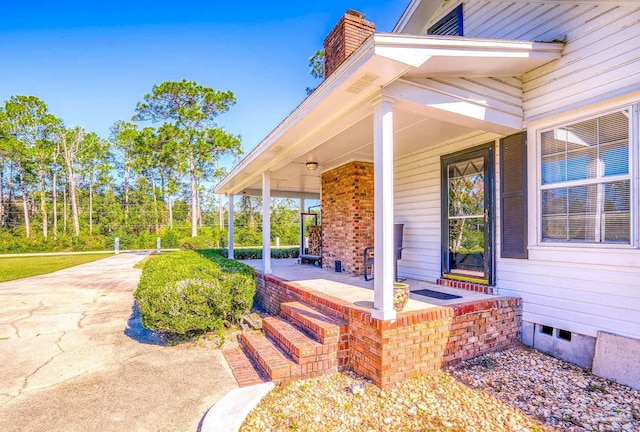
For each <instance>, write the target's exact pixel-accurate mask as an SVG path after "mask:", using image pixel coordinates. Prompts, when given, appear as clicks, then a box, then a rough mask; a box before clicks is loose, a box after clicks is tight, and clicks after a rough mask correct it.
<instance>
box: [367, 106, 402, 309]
mask: <svg viewBox="0 0 640 432" xmlns="http://www.w3.org/2000/svg"><path fill="white" fill-rule="evenodd" d="M393 102H394V100H393V99H392V98H389V97H386V96H381V97H380V98H378V99H376V100H375V101H374V102H373V172H374V201H375V204H374V218H375V219H374V243H373V245H374V247H375V257H374V262H373V265H374V268H375V277H374V279H373V291H374V296H373V311H372V313H371V316H372V317H373V318H376V319H379V320H383V321H390V320H394V319H395V318H396V311H395V310H394V309H393V264H394V261H393V260H394V256H395V254H394V250H393Z"/></svg>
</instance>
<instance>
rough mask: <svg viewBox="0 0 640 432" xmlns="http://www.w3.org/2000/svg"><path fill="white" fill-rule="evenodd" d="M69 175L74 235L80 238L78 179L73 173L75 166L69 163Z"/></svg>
mask: <svg viewBox="0 0 640 432" xmlns="http://www.w3.org/2000/svg"><path fill="white" fill-rule="evenodd" d="M67 172H68V173H69V201H71V220H72V221H73V234H74V236H75V237H80V220H79V215H78V201H77V199H76V179H75V174H74V172H73V164H72V163H67Z"/></svg>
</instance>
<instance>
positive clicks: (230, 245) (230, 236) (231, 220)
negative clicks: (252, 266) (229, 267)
mask: <svg viewBox="0 0 640 432" xmlns="http://www.w3.org/2000/svg"><path fill="white" fill-rule="evenodd" d="M233 210H234V205H233V195H232V194H230V195H229V228H228V229H229V232H228V234H227V238H228V240H227V242H228V243H227V247H228V252H227V257H228V258H229V259H234V256H233V246H234V244H233V223H234V217H233Z"/></svg>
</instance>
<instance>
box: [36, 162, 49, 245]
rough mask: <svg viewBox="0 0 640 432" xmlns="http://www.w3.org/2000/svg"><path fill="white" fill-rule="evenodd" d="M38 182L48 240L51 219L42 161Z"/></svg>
mask: <svg viewBox="0 0 640 432" xmlns="http://www.w3.org/2000/svg"><path fill="white" fill-rule="evenodd" d="M38 182H39V184H40V212H41V213H42V235H43V236H44V239H45V240H46V239H47V238H48V237H49V229H48V228H49V227H48V222H49V221H48V220H47V194H46V192H45V190H44V166H43V163H42V161H40V162H38Z"/></svg>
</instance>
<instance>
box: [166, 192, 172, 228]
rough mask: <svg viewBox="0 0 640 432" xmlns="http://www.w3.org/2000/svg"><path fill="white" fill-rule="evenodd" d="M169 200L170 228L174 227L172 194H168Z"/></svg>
mask: <svg viewBox="0 0 640 432" xmlns="http://www.w3.org/2000/svg"><path fill="white" fill-rule="evenodd" d="M167 201H168V203H169V228H172V229H173V199H171V194H168V196H167Z"/></svg>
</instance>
